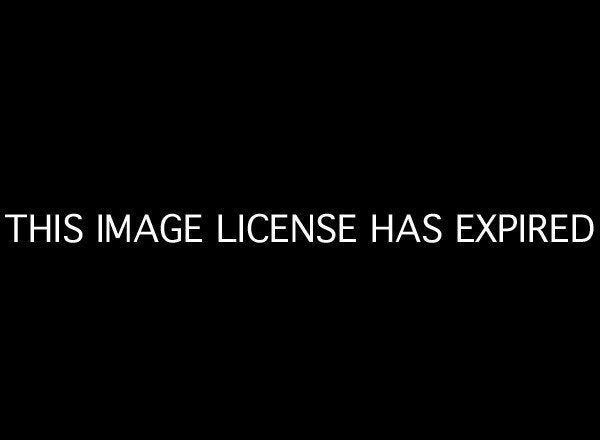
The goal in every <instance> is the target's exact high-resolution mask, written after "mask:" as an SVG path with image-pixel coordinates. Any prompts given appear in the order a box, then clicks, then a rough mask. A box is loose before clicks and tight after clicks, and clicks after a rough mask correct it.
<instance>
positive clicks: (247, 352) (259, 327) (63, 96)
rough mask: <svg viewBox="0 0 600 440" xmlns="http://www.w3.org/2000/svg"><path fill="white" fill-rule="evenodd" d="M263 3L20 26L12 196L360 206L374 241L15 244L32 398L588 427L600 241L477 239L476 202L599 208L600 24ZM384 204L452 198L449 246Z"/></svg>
mask: <svg viewBox="0 0 600 440" xmlns="http://www.w3.org/2000/svg"><path fill="white" fill-rule="evenodd" d="M52 12H57V11H52ZM153 12H157V11H153ZM163 12H164V11H163ZM247 12H248V14H247V13H246V12H240V11H239V10H237V9H236V11H233V10H232V11H228V12H227V13H225V14H224V15H223V14H221V15H216V14H215V13H214V12H212V11H211V12H207V11H204V12H195V13H193V14H190V15H188V14H186V13H184V12H183V11H180V12H177V13H175V15H173V16H171V15H170V14H169V15H167V14H166V13H165V15H164V16H163V14H162V12H161V14H159V15H160V18H156V16H155V15H152V17H150V16H147V15H146V13H145V12H144V13H141V12H140V11H137V12H136V13H133V14H127V15H126V14H125V13H124V12H122V13H119V14H114V16H112V15H111V16H110V17H107V18H102V19H100V18H99V17H100V15H97V14H100V12H97V13H96V12H95V13H94V14H92V15H85V19H83V18H82V16H78V18H77V19H75V18H74V19H66V22H65V23H63V22H62V21H57V20H50V19H48V16H46V17H45V16H44V14H43V13H41V14H40V16H36V17H35V19H34V18H33V15H36V14H34V13H33V12H32V11H30V12H28V14H26V15H25V16H23V17H24V19H25V20H24V21H19V23H18V24H16V25H15V26H14V29H10V30H8V31H7V39H6V44H5V52H4V55H3V66H4V67H3V70H4V72H3V73H4V74H5V79H4V80H3V85H4V87H3V96H4V99H3V110H4V111H3V124H2V125H3V133H4V136H3V137H4V142H3V156H4V158H3V160H2V173H1V176H2V177H1V179H2V201H1V202H2V205H1V206H2V213H3V214H4V213H5V212H31V213H42V212H43V213H67V212H79V213H83V214H86V215H87V216H89V215H92V214H94V213H96V212H105V211H107V210H110V211H113V212H124V211H131V212H151V213H153V214H155V215H158V214H160V213H163V212H169V211H175V212H179V213H186V212H190V213H202V214H204V215H205V216H206V217H208V218H210V217H211V216H214V215H215V214H216V213H217V212H222V211H229V212H237V211H239V210H243V211H246V212H252V211H256V212H288V213H292V212H294V213H319V212H325V211H328V212H334V213H335V212H356V213H359V215H361V243H360V244H359V245H348V246H342V245H338V246H331V247H326V248H323V247H321V248H317V247H291V246H285V245H283V246H275V245H273V246H268V247H262V248H252V247H244V248H234V249H232V248H227V249H225V248H218V247H216V246H214V245H210V244H207V245H206V246H199V247H175V248H164V247H158V248H154V247H152V246H138V247H129V248H128V247H126V246H124V247H117V248H115V247H111V248H102V247H98V246H95V245H94V244H93V243H88V244H83V245H81V246H76V247H63V246H54V247H53V246H39V247H35V248H31V247H27V246H23V247H20V246H10V245H9V243H8V242H7V240H4V242H3V245H2V254H3V257H5V258H3V263H2V264H3V270H2V273H3V278H4V282H3V284H4V285H5V286H6V287H5V288H3V289H2V291H3V295H2V301H3V303H4V304H3V307H2V311H3V314H4V315H5V319H3V324H4V327H5V331H4V338H3V339H4V341H5V347H6V348H5V355H6V356H5V358H6V362H5V365H7V366H8V367H9V370H10V373H9V374H8V375H7V376H6V382H7V384H8V385H9V386H10V388H11V389H13V388H14V389H15V393H14V394H11V396H14V397H11V404H10V408H11V412H12V413H13V414H15V415H20V416H23V414H31V410H32V409H34V408H35V409H38V410H40V411H39V412H40V413H41V414H45V415H46V417H47V418H45V419H44V420H47V421H46V422H44V423H49V424H52V425H57V426H63V423H67V424H71V423H73V420H74V419H77V420H78V421H83V422H88V423H86V425H87V426H88V427H89V426H99V427H107V426H109V425H112V422H113V421H123V420H128V421H131V420H133V421H134V425H136V426H138V427H148V426H150V427H152V428H153V429H158V426H157V425H160V426H163V427H165V428H166V429H167V430H168V431H171V430H174V429H176V428H180V427H181V426H183V425H184V424H183V422H184V421H191V422H192V423H193V424H201V426H198V427H200V428H202V427H203V426H204V425H203V423H205V420H207V419H208V420H210V421H212V422H213V423H214V422H216V423H217V424H218V425H219V426H221V427H222V429H225V430H230V429H239V428H242V429H251V428H255V427H256V428H261V429H266V428H269V429H273V428H274V427H275V426H276V425H278V424H279V423H281V422H283V423H282V424H283V426H284V427H285V428H286V429H287V430H286V431H282V432H288V431H290V430H291V431H295V430H298V429H306V430H308V432H314V431H313V430H312V429H313V428H312V427H313V426H315V422H317V423H318V422H323V421H328V422H330V423H329V426H330V428H329V429H331V430H332V431H331V432H337V430H340V429H344V428H350V429H357V430H358V429H359V428H363V429H365V430H366V431H365V432H372V431H373V430H375V429H383V428H384V427H386V426H387V425H388V424H389V423H391V424H392V426H395V427H396V428H399V427H400V428H401V427H403V426H407V427H408V425H404V424H403V423H405V422H401V421H402V420H407V419H408V420H410V421H412V422H413V423H416V424H418V425H420V426H421V427H422V428H423V429H426V430H431V429H440V428H441V429H455V428H460V429H465V428H467V427H469V428H471V429H473V428H474V427H475V425H477V424H478V423H481V422H483V425H484V426H485V427H486V428H487V429H488V430H490V429H491V430H497V429H507V430H509V432H512V431H510V430H511V429H512V428H511V427H512V426H514V423H515V422H522V421H525V420H528V421H532V420H533V421H534V423H532V424H531V426H532V428H533V429H540V427H548V426H551V427H553V428H556V429H557V428H558V426H557V425H559V424H560V425H561V426H563V427H566V428H568V429H573V424H572V423H573V419H572V418H571V416H572V415H573V414H576V415H577V417H578V418H579V420H580V421H581V420H583V419H584V418H585V417H586V414H588V411H589V409H586V408H587V405H586V403H585V402H586V396H589V395H590V394H591V393H592V390H593V389H595V388H594V385H593V381H592V375H591V372H592V371H593V369H594V366H595V365H596V364H595V363H594V362H592V359H593V356H592V355H593V348H594V347H593V341H594V339H595V338H596V336H597V327H598V326H597V322H596V320H595V314H596V310H597V304H596V301H595V299H594V297H593V295H594V293H595V290H597V289H596V287H595V284H594V283H593V281H595V279H594V269H595V266H596V262H597V253H596V247H597V238H595V239H594V242H593V243H590V244H587V245H560V244H559V245H552V246H544V245H541V246H522V245H521V246H518V245H515V244H508V245H506V246H486V245H482V246H460V245H458V244H456V243H455V242H454V241H455V240H454V238H455V236H454V225H453V218H454V216H455V215H456V214H457V213H460V212H477V213H487V214H490V213H512V214H518V213H530V212H531V213H545V214H549V213H585V214H588V215H592V216H593V217H594V218H595V220H596V221H597V212H598V211H597V208H596V207H595V205H596V203H595V200H596V199H595V195H594V193H593V188H594V187H595V186H596V184H595V180H596V179H595V178H594V177H595V174H594V161H593V159H592V154H593V152H592V147H593V146H594V145H596V144H597V135H596V133H595V130H594V128H595V121H596V118H597V108H596V107H595V102H596V101H597V85H596V84H595V82H594V81H593V78H595V77H597V69H596V68H595V66H594V65H593V54H594V52H593V49H594V47H593V46H592V44H591V43H592V40H591V39H589V38H590V36H589V35H588V33H591V32H592V29H591V28H589V27H588V26H587V25H586V24H585V23H584V22H583V21H582V19H581V18H580V17H575V18H569V17H567V16H566V15H565V16H563V17H561V19H560V20H559V21H556V19H553V20H550V19H549V18H543V17H542V16H541V15H540V14H539V13H536V14H532V15H527V17H526V18H524V17H525V13H524V11H521V13H520V14H516V15H514V16H513V15H510V14H509V16H506V15H504V14H500V11H496V12H494V13H487V12H483V11H481V13H480V15H477V13H476V12H475V11H469V14H466V11H445V12H441V11H427V12H425V13H420V14H416V13H414V12H412V11H404V12H397V11H395V12H393V13H392V12H385V11H380V12H376V13H374V14H371V13H369V14H367V13H366V11H353V12H354V14H351V15H347V14H346V13H344V14H338V13H332V14H328V15H327V17H326V18H325V14H324V11H321V13H319V14H308V16H307V15H306V14H303V13H301V11H295V12H293V13H284V12H283V11H281V12H280V13H276V12H275V11H272V10H270V11H269V13H268V14H267V13H266V12H265V11H262V12H261V11H255V10H253V11H247ZM305 12H306V11H305ZM338 12H339V11H338ZM446 12H448V13H449V12H453V13H454V15H446ZM538 12H539V11H538ZM69 13H70V14H73V13H74V12H73V11H70V12H69ZM250 13H253V14H251V15H249V14H250ZM75 14H76V13H75ZM278 14H280V15H278ZM470 14H474V15H470ZM184 16H185V18H184ZM69 17H70V15H69ZM102 17H104V15H102ZM257 17H259V18H260V19H259V18H257ZM517 17H518V18H517ZM63 18H65V16H64V15H63ZM375 212H376V213H380V214H387V213H395V214H405V213H413V214H423V213H428V212H438V213H440V214H441V215H443V217H444V219H445V220H446V221H447V225H448V227H447V228H445V229H444V233H445V238H444V241H443V243H441V244H440V245H438V246H420V247H417V246H413V245H411V244H410V243H407V244H406V245H401V246H394V247H377V248H376V247H374V246H371V245H369V244H368V238H369V234H368V229H367V228H366V225H368V223H364V221H365V220H368V218H369V215H370V214H371V213H375ZM363 229H366V232H365V231H363ZM3 233H5V231H3ZM4 237H6V235H4ZM54 411H56V412H58V413H61V414H63V416H62V417H54V416H52V414H53V412H54ZM36 413H38V412H36ZM40 417H41V416H40ZM173 417H174V418H173ZM40 420H41V419H40ZM92 423H93V424H92ZM578 425H579V423H578ZM48 426H50V425H48ZM133 429H139V428H135V427H134V428H133Z"/></svg>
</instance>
